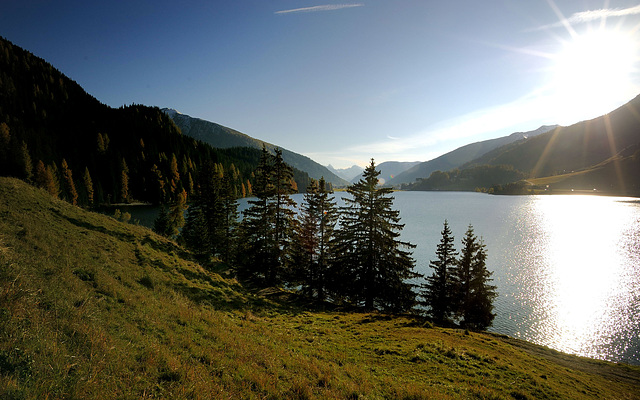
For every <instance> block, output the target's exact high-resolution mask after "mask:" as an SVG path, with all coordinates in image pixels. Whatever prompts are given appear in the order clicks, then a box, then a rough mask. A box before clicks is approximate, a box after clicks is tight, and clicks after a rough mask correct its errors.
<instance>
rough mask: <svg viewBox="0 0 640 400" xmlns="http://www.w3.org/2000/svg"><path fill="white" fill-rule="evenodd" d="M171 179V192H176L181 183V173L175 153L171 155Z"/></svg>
mask: <svg viewBox="0 0 640 400" xmlns="http://www.w3.org/2000/svg"><path fill="white" fill-rule="evenodd" d="M169 172H170V174H169V179H170V181H169V182H170V189H171V194H174V193H175V192H176V191H177V190H178V184H179V183H180V173H179V172H178V159H177V158H176V155H175V154H172V155H171V164H170V166H169Z"/></svg>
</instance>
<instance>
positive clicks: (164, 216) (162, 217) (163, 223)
mask: <svg viewBox="0 0 640 400" xmlns="http://www.w3.org/2000/svg"><path fill="white" fill-rule="evenodd" d="M153 231H154V232H155V233H157V234H158V235H162V236H166V237H170V236H171V233H172V230H171V227H170V226H169V213H168V211H167V208H166V207H165V206H164V205H163V206H162V208H160V213H159V214H158V216H157V217H156V219H155V220H154V221H153Z"/></svg>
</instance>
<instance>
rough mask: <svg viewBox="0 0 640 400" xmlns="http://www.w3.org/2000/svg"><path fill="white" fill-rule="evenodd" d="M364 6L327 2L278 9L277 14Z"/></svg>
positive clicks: (360, 4) (361, 4)
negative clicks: (289, 8) (319, 4)
mask: <svg viewBox="0 0 640 400" xmlns="http://www.w3.org/2000/svg"><path fill="white" fill-rule="evenodd" d="M362 6H364V4H363V3H354V4H325V5H322V6H313V7H303V8H293V9H291V10H282V11H276V12H275V14H293V13H309V12H318V11H335V10H342V9H343V8H353V7H362Z"/></svg>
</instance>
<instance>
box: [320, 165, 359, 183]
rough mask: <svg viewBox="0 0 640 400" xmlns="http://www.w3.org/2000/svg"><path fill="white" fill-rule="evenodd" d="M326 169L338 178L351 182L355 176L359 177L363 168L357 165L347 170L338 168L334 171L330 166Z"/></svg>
mask: <svg viewBox="0 0 640 400" xmlns="http://www.w3.org/2000/svg"><path fill="white" fill-rule="evenodd" d="M327 169H328V170H329V171H331V172H333V173H334V174H336V175H338V176H339V177H340V178H342V179H344V180H346V181H349V182H351V180H352V179H353V178H355V177H357V176H360V174H361V173H362V171H364V168H362V167H361V166H359V165H352V166H351V167H349V168H340V169H336V168H334V167H333V166H332V165H331V164H329V165H327Z"/></svg>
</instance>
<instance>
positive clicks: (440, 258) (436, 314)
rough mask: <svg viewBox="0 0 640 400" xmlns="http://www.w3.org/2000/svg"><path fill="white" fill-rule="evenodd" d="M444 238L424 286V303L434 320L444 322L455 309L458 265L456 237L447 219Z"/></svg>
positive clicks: (430, 264) (443, 231) (437, 249)
mask: <svg viewBox="0 0 640 400" xmlns="http://www.w3.org/2000/svg"><path fill="white" fill-rule="evenodd" d="M441 235H442V238H441V239H440V243H439V244H438V245H437V247H436V260H432V261H430V262H429V267H431V268H433V269H434V271H433V274H432V275H431V276H429V277H428V278H427V283H426V284H425V285H424V286H423V288H424V290H423V292H422V297H423V298H424V304H425V305H426V306H427V307H429V312H428V313H429V314H430V315H431V318H433V320H434V321H436V322H439V323H443V322H445V321H446V320H448V319H449V317H450V315H451V312H452V311H453V304H452V301H453V290H454V285H453V280H452V276H451V274H452V270H453V268H454V267H455V265H456V262H457V260H456V256H457V253H456V251H455V248H454V237H453V234H452V233H451V229H450V228H449V223H448V222H447V220H445V221H444V227H443V228H442V232H441Z"/></svg>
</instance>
